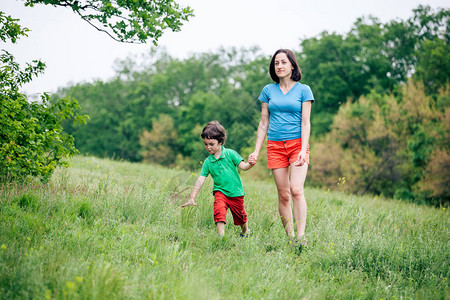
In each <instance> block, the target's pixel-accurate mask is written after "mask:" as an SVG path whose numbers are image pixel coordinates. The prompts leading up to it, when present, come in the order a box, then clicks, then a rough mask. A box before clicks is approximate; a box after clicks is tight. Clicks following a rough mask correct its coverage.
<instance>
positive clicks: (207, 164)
mask: <svg viewBox="0 0 450 300" xmlns="http://www.w3.org/2000/svg"><path fill="white" fill-rule="evenodd" d="M243 160H244V159H243V158H242V156H240V155H239V153H237V152H236V151H234V150H232V149H227V148H225V147H223V146H222V153H221V154H220V157H219V159H217V158H215V156H214V155H212V154H211V155H209V156H208V157H207V158H206V159H205V161H204V162H203V167H202V171H201V173H200V175H201V176H205V177H208V174H211V177H212V179H213V181H214V187H213V191H221V192H222V193H224V194H225V195H226V196H228V197H239V196H244V195H245V193H244V187H243V186H242V181H241V177H240V176H239V173H238V171H237V166H238V165H239V164H240V163H241V161H243Z"/></svg>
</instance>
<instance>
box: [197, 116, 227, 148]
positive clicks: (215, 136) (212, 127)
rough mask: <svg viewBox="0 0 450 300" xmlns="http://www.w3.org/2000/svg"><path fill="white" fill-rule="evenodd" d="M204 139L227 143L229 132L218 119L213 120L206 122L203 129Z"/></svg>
mask: <svg viewBox="0 0 450 300" xmlns="http://www.w3.org/2000/svg"><path fill="white" fill-rule="evenodd" d="M202 138H203V139H210V140H217V141H218V142H219V144H222V145H223V144H225V141H226V140H227V132H226V131H225V128H224V127H223V126H222V125H221V124H220V123H219V122H217V121H211V122H209V123H208V124H206V126H205V128H203V131H202Z"/></svg>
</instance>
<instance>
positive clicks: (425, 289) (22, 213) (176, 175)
mask: <svg viewBox="0 0 450 300" xmlns="http://www.w3.org/2000/svg"><path fill="white" fill-rule="evenodd" d="M72 162H73V167H72V168H70V169H59V170H57V172H56V173H55V174H54V176H53V177H52V180H51V182H49V183H48V184H47V185H41V184H39V183H31V184H28V185H24V186H19V185H4V186H2V187H1V188H0V199H1V202H0V245H1V249H0V297H1V298H3V299H15V298H17V299H24V298H35V299H53V298H56V299H303V298H304V299H323V298H332V299H333V298H338V299H348V298H358V299H405V298H406V299H409V298H413V299H449V298H450V289H449V275H450V274H449V273H450V266H449V262H450V247H449V246H450V244H449V242H450V234H449V225H450V219H449V216H448V211H447V210H446V209H445V208H441V209H438V208H432V207H427V206H418V205H414V204H410V203H405V202H400V201H395V200H390V199H381V198H373V197H358V196H354V195H346V194H343V193H338V192H325V191H321V190H315V189H308V188H307V189H306V196H307V202H308V220H307V237H308V240H309V245H310V247H309V249H308V250H307V251H304V252H303V253H301V254H300V255H298V254H296V251H295V249H293V247H292V246H291V245H290V244H289V243H288V241H287V239H286V236H285V233H284V230H283V228H282V225H281V221H280V219H279V215H278V208H277V195H276V189H275V184H274V183H273V182H271V181H270V182H257V181H251V180H249V179H248V177H246V178H245V180H244V187H245V189H246V193H247V196H246V199H245V200H246V210H247V213H248V219H249V227H250V229H251V230H252V236H250V237H249V238H246V239H245V238H244V239H243V238H240V237H239V228H238V227H235V226H233V225H232V218H231V214H229V215H228V220H229V223H228V224H227V225H226V228H225V237H224V238H223V239H220V238H219V237H217V234H216V229H215V225H214V222H213V214H212V208H213V198H212V195H211V188H212V182H211V180H210V179H208V181H207V183H206V184H205V186H204V188H203V190H202V191H201V192H200V194H199V197H198V199H197V203H198V206H197V207H189V208H184V209H181V208H180V205H181V204H182V203H184V201H185V197H186V196H187V195H188V193H189V192H190V187H191V186H192V185H193V183H194V182H195V179H196V178H197V176H198V174H190V173H187V172H185V171H182V170H175V169H165V168H162V167H159V166H150V165H144V164H132V163H127V162H117V161H110V160H101V159H97V158H92V157H76V158H74V159H73V161H72ZM249 172H251V170H250V171H249Z"/></svg>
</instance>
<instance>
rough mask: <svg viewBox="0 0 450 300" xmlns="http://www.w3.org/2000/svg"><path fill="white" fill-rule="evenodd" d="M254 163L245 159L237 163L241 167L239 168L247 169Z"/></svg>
mask: <svg viewBox="0 0 450 300" xmlns="http://www.w3.org/2000/svg"><path fill="white" fill-rule="evenodd" d="M254 165H255V164H251V163H248V162H245V161H241V162H240V163H239V165H238V167H239V168H241V170H244V171H247V170H249V169H251V168H252V167H253V166H254Z"/></svg>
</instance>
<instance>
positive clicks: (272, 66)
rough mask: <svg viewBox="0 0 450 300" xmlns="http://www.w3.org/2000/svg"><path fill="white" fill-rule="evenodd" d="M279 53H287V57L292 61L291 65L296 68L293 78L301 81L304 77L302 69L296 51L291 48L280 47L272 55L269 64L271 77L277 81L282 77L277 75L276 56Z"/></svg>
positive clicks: (293, 71)
mask: <svg viewBox="0 0 450 300" xmlns="http://www.w3.org/2000/svg"><path fill="white" fill-rule="evenodd" d="M278 53H285V54H286V56H287V58H288V59H289V61H290V62H291V65H292V67H293V68H294V70H292V75H291V79H292V80H294V81H300V80H301V79H302V71H301V70H300V67H299V66H298V62H297V58H296V57H295V54H294V52H292V51H291V50H289V49H278V50H277V51H276V52H275V54H274V55H273V56H272V60H271V61H270V66H269V73H270V77H272V80H273V81H275V82H277V83H280V78H279V77H278V76H277V73H275V56H277V54H278Z"/></svg>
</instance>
